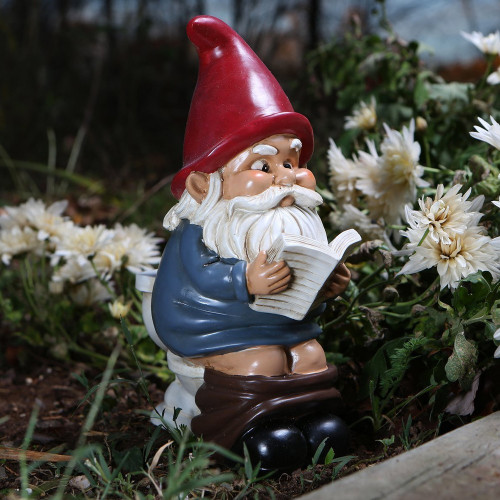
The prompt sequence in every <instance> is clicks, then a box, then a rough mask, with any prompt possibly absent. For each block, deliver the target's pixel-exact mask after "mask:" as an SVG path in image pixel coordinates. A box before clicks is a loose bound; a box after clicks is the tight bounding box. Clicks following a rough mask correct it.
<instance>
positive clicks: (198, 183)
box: [186, 172, 210, 203]
mask: <svg viewBox="0 0 500 500" xmlns="http://www.w3.org/2000/svg"><path fill="white" fill-rule="evenodd" d="M209 184H210V175H209V174H206V173H205V172H191V173H190V174H189V175H188V178H187V179H186V189H187V190H188V193H189V194H190V195H191V196H192V197H193V198H194V199H195V200H196V201H197V202H198V203H201V202H202V201H203V200H204V199H205V197H206V196H207V193H208V186H209Z"/></svg>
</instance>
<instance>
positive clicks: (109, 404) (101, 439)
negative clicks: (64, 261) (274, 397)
mask: <svg viewBox="0 0 500 500" xmlns="http://www.w3.org/2000/svg"><path fill="white" fill-rule="evenodd" d="M75 374H77V375H81V374H85V376H86V377H87V379H88V381H89V387H93V386H94V385H95V384H97V383H98V382H99V378H98V377H99V376H100V372H97V371H95V372H93V370H92V369H91V368H89V367H88V366H87V365H85V364H83V363H76V364H67V363H57V362H50V363H48V362H43V361H41V362H40V363H38V364H37V363H33V364H32V365H31V366H29V367H23V368H22V369H21V368H20V367H19V366H18V367H11V368H9V369H8V370H7V371H5V372H4V373H3V374H1V375H0V418H1V417H4V416H7V417H8V420H7V421H6V422H4V423H3V424H1V425H0V446H4V447H10V448H20V447H21V445H22V443H23V440H24V438H25V435H26V432H27V429H28V427H29V421H30V416H31V413H32V411H33V408H34V406H37V407H38V416H37V420H36V424H35V427H34V430H33V435H32V438H31V440H30V444H29V446H28V449H29V450H33V451H43V452H51V453H57V454H62V455H64V454H66V453H69V452H70V451H71V450H72V449H74V448H75V447H76V445H77V440H78V437H79V436H80V432H81V428H82V425H83V422H84V420H85V417H86V414H87V410H88V407H89V404H90V403H89V401H88V400H87V401H85V397H86V395H87V392H88V389H87V388H86V387H84V385H82V383H81V382H79V381H78V380H77V377H75ZM164 386H165V384H164V383H163V382H161V381H159V380H157V381H155V380H153V381H150V383H149V386H148V391H149V394H150V398H151V401H154V402H157V401H160V400H161V399H162V397H163V391H164ZM162 388H163V389H162ZM90 399H91V398H90ZM150 409H151V406H150V403H148V401H147V400H146V398H145V397H143V396H141V393H140V391H138V390H137V387H136V386H135V385H134V384H127V383H125V384H117V385H115V386H113V387H112V388H110V389H109V390H108V393H107V395H106V397H105V399H104V402H103V411H102V412H101V414H100V415H99V416H98V418H97V420H96V423H95V425H94V427H93V429H92V431H90V432H89V433H88V434H87V442H98V443H101V444H104V446H105V448H106V449H107V450H108V453H109V455H113V458H114V460H115V462H116V454H119V453H120V451H121V450H125V449H126V450H130V449H131V448H137V449H139V450H142V449H143V447H144V446H145V444H146V443H147V442H148V441H149V439H150V438H151V435H152V433H153V431H154V427H153V426H152V425H151V424H150V423H149V418H148V416H147V414H148V413H149V411H150ZM141 410H142V411H143V413H141ZM347 417H348V420H351V419H352V418H353V415H351V416H349V415H347ZM418 425H420V424H418V423H417V425H416V428H415V430H414V431H412V432H414V433H421V431H422V429H418V428H417V427H418ZM368 427H369V426H367V428H368ZM363 431H364V428H363V426H358V427H357V428H356V429H355V430H354V432H353V433H352V450H351V454H352V455H354V456H356V457H357V458H356V460H353V461H352V463H353V464H351V465H347V466H346V467H344V468H343V469H342V470H341V471H340V473H339V474H338V476H337V477H341V476H344V475H346V474H349V473H352V472H354V471H356V470H359V469H362V468H364V467H367V466H368V465H371V464H373V463H376V462H379V461H381V460H384V459H385V458H387V457H389V456H393V455H395V454H398V453H401V452H403V451H404V449H403V447H402V446H397V444H396V445H394V446H392V447H389V450H388V452H387V453H386V454H385V455H384V449H383V445H382V444H381V443H380V442H377V441H375V439H374V437H373V435H369V433H364V432H363ZM392 433H394V429H393V430H392ZM170 439H171V438H170V436H169V434H168V433H167V432H166V431H165V432H162V433H161V434H160V436H159V437H158V439H157V441H156V442H155V445H154V447H153V452H154V450H155V449H157V448H159V447H160V446H161V445H162V444H164V443H166V442H167V441H169V440H170ZM150 456H152V455H150ZM335 466H336V464H330V465H328V466H324V465H317V466H315V467H309V468H308V469H306V470H298V471H295V472H293V473H291V474H282V475H281V476H280V477H276V478H272V479H269V480H266V481H264V482H262V483H260V484H259V485H257V486H255V487H253V488H252V489H251V491H249V497H253V495H254V494H255V493H257V492H258V493H259V498H266V497H269V498H271V493H269V492H270V491H272V492H273V493H272V494H273V495H274V496H275V497H276V498H277V499H286V498H291V497H295V496H298V495H301V494H303V493H306V492H308V491H311V490H313V489H315V488H318V487H319V486H321V485H323V484H326V483H328V482H330V481H331V480H332V476H333V471H334V468H335ZM160 467H161V466H160ZM55 471H56V470H55V468H54V465H53V464H46V465H42V466H40V467H39V468H38V469H36V470H35V471H34V472H33V473H32V475H31V476H30V486H38V485H43V484H44V483H45V482H47V481H51V480H52V481H53V479H54V474H55ZM160 473H161V471H160ZM140 479H141V478H139V479H138V480H140ZM53 482H54V481H53ZM146 482H147V481H146ZM146 482H144V481H143V483H144V486H145V487H146V490H145V491H148V489H147V486H149V485H147V484H146ZM54 483H56V482H54ZM19 486H20V477H19V462H18V461H16V460H5V461H0V491H1V490H4V491H5V490H6V489H18V488H19ZM54 487H55V486H54ZM241 487H242V485H240V487H238V485H237V484H233V485H227V484H225V485H222V486H216V487H214V488H213V489H211V490H210V492H207V493H210V494H212V495H214V496H216V497H223V496H225V497H228V496H229V497H232V496H233V495H236V494H237V492H238V489H240V488H241ZM228 488H229V489H228ZM75 493H77V491H75ZM207 496H209V495H207Z"/></svg>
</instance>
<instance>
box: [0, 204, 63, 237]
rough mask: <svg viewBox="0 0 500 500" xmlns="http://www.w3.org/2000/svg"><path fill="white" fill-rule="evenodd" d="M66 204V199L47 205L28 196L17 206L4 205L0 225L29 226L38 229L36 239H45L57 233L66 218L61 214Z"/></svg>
mask: <svg viewBox="0 0 500 500" xmlns="http://www.w3.org/2000/svg"><path fill="white" fill-rule="evenodd" d="M67 206H68V202H67V201H66V200H63V201H56V202H55V203H52V205H50V206H49V207H47V206H45V203H44V202H43V201H41V200H35V199H34V198H30V199H29V200H28V201H27V202H26V203H22V204H21V205H19V206H18V207H4V213H3V214H1V215H0V227H2V228H5V229H7V228H12V227H14V226H18V227H21V228H23V227H25V226H31V227H32V228H33V229H36V230H37V231H38V239H40V240H45V239H47V238H48V237H49V236H53V235H56V234H59V232H60V229H61V227H60V226H61V224H63V223H64V221H66V220H67V217H62V215H61V214H62V213H63V212H64V211H65V210H66V207H67Z"/></svg>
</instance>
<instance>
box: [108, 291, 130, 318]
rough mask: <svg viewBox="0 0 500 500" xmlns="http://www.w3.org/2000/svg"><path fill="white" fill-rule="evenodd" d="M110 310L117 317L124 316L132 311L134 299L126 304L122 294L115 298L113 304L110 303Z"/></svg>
mask: <svg viewBox="0 0 500 500" xmlns="http://www.w3.org/2000/svg"><path fill="white" fill-rule="evenodd" d="M108 307H109V312H110V313H111V316H113V318H115V319H120V318H124V317H125V316H126V315H127V314H128V313H129V311H130V308H131V307H132V301H131V300H130V301H129V302H127V303H126V304H124V303H123V297H122V296H120V297H119V298H118V299H116V300H114V301H113V302H112V303H111V304H108Z"/></svg>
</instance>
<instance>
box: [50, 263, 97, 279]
mask: <svg viewBox="0 0 500 500" xmlns="http://www.w3.org/2000/svg"><path fill="white" fill-rule="evenodd" d="M95 276H96V272H95V269H94V267H93V266H92V263H91V262H90V261H89V260H88V259H84V260H83V261H82V262H81V263H80V262H79V261H78V259H77V258H70V259H68V260H67V261H66V262H65V263H64V264H63V265H62V266H61V267H59V268H57V269H56V270H55V271H54V273H53V274H52V281H53V282H54V283H65V282H69V283H72V284H75V283H81V282H83V281H86V280H88V279H90V278H94V277H95Z"/></svg>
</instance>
